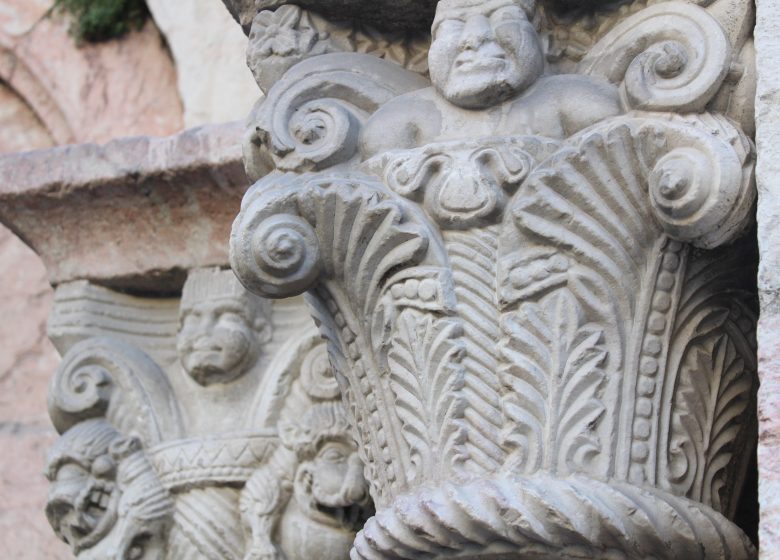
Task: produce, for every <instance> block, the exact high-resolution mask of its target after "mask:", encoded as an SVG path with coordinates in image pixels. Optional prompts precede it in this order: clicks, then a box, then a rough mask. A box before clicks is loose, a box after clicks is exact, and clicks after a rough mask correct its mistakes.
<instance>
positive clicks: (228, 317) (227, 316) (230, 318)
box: [219, 311, 245, 324]
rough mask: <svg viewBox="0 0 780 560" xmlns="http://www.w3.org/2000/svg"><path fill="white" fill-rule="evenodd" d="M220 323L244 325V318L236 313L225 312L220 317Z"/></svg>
mask: <svg viewBox="0 0 780 560" xmlns="http://www.w3.org/2000/svg"><path fill="white" fill-rule="evenodd" d="M219 320H220V321H224V322H227V323H231V324H244V323H245V321H244V318H243V317H242V316H241V315H239V314H238V313H236V312H235V311H225V312H223V313H221V314H220V316H219Z"/></svg>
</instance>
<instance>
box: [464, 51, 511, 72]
mask: <svg viewBox="0 0 780 560" xmlns="http://www.w3.org/2000/svg"><path fill="white" fill-rule="evenodd" d="M505 64H506V55H504V54H498V53H497V54H493V55H475V54H472V53H464V54H462V55H460V56H458V58H456V59H455V68H456V69H457V70H460V71H469V70H498V69H500V68H503V67H504V65H505Z"/></svg>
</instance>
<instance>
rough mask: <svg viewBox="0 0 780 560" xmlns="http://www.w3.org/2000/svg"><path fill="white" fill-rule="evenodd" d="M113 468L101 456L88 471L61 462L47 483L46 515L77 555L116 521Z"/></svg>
mask: <svg viewBox="0 0 780 560" xmlns="http://www.w3.org/2000/svg"><path fill="white" fill-rule="evenodd" d="M115 471H116V466H115V464H114V461H113V460H112V459H111V458H110V457H109V456H108V455H103V456H101V457H98V458H97V459H96V460H95V461H94V462H93V464H92V465H91V469H90V470H88V469H87V468H85V467H84V466H83V465H80V464H78V463H76V462H68V463H64V464H63V465H61V466H60V467H59V469H58V470H57V473H56V476H55V478H54V479H53V480H52V482H51V486H50V487H49V496H48V500H47V503H46V516H47V517H48V518H49V522H50V523H51V526H52V527H53V528H54V531H55V532H56V533H57V535H58V536H59V537H60V538H61V539H62V540H63V541H65V542H66V543H67V544H68V545H70V547H71V548H72V549H73V551H74V552H75V553H77V554H78V553H79V552H80V551H81V550H82V549H85V548H88V547H90V546H92V545H94V544H95V543H97V542H98V541H99V540H100V539H102V538H103V537H104V536H105V535H106V534H107V533H108V532H109V530H110V529H111V527H112V526H113V525H114V523H115V521H116V517H117V516H116V510H117V502H118V499H119V492H118V490H117V488H116V483H115V480H114V475H115Z"/></svg>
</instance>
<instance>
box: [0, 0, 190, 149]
mask: <svg viewBox="0 0 780 560" xmlns="http://www.w3.org/2000/svg"><path fill="white" fill-rule="evenodd" d="M8 9H9V10H10V11H11V12H12V13H13V12H20V11H22V10H23V8H22V7H19V6H17V5H14V4H11V5H9V6H8ZM18 17H19V18H20V19H24V18H23V17H22V16H21V15H20V16H18ZM67 28H68V23H67V21H66V20H65V19H64V18H61V17H50V18H44V19H41V20H39V21H38V22H37V23H36V24H35V25H34V26H32V27H31V28H30V30H29V32H27V33H25V34H23V35H19V36H11V35H5V34H4V33H2V32H0V53H2V56H0V80H2V81H3V82H4V83H5V84H6V85H7V86H8V87H9V88H11V89H12V90H13V91H14V92H16V94H18V95H19V96H20V97H21V98H22V99H23V100H24V101H25V102H26V103H27V104H28V105H29V106H30V108H31V109H32V111H33V112H34V113H35V115H36V116H37V117H38V119H39V120H40V121H41V123H42V124H43V126H44V128H45V129H46V130H47V131H48V132H49V134H50V136H51V137H52V138H53V140H54V142H55V143H57V144H62V143H71V142H107V141H108V140H110V139H112V138H116V137H118V136H132V135H137V134H152V135H166V134H173V133H174V132H177V131H178V130H180V129H181V127H182V117H181V102H180V100H179V99H178V95H177V92H176V72H175V69H174V66H173V63H172V61H171V58H170V56H169V55H168V53H167V51H166V49H165V46H164V44H163V40H162V37H161V36H160V33H159V31H158V30H157V28H156V27H155V26H154V24H153V23H152V22H149V23H148V24H147V25H146V26H145V27H144V28H143V29H142V30H140V31H137V32H133V33H130V34H129V35H127V36H126V37H124V38H123V39H121V40H114V41H108V42H105V43H100V44H96V45H84V46H81V47H78V46H76V45H75V43H74V41H73V39H72V37H70V36H69V35H68V32H67Z"/></svg>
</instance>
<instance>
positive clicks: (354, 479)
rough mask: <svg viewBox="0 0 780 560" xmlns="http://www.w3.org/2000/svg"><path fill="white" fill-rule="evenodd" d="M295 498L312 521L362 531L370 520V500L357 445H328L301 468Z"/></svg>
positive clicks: (337, 441) (336, 442)
mask: <svg viewBox="0 0 780 560" xmlns="http://www.w3.org/2000/svg"><path fill="white" fill-rule="evenodd" d="M295 496H296V499H297V500H298V501H299V503H301V505H303V506H304V510H305V511H307V513H308V515H309V516H310V517H312V519H314V520H316V521H319V522H320V523H323V524H326V525H330V526H333V527H338V528H343V529H348V530H351V531H356V530H357V529H359V528H360V527H361V526H362V525H363V523H364V522H365V520H366V518H367V513H368V511H367V507H368V505H369V497H368V485H367V483H366V480H365V478H363V464H362V463H361V461H360V458H359V457H358V454H357V449H356V447H355V444H354V443H353V442H352V441H351V440H347V439H346V438H338V439H331V440H327V441H325V442H324V443H323V444H322V445H321V446H320V447H319V449H318V451H317V454H316V456H315V457H314V458H313V459H311V460H309V461H304V462H302V463H301V464H300V465H299V467H298V472H297V474H296V477H295Z"/></svg>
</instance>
